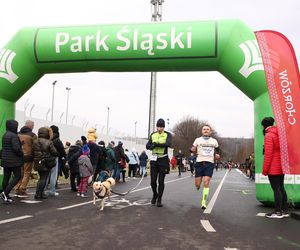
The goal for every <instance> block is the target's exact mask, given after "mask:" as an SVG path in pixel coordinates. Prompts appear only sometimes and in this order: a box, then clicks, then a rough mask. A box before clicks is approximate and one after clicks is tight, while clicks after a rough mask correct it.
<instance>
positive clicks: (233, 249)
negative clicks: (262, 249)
mask: <svg viewBox="0 0 300 250" xmlns="http://www.w3.org/2000/svg"><path fill="white" fill-rule="evenodd" d="M224 250H238V249H237V248H232V247H224Z"/></svg>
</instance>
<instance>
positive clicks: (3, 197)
mask: <svg viewBox="0 0 300 250" xmlns="http://www.w3.org/2000/svg"><path fill="white" fill-rule="evenodd" d="M0 198H1V199H2V200H3V202H5V203H11V202H13V199H12V198H11V197H10V196H9V195H6V194H5V193H4V192H2V193H1V194H0Z"/></svg>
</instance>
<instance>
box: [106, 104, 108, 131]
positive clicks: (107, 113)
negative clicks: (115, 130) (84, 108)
mask: <svg viewBox="0 0 300 250" xmlns="http://www.w3.org/2000/svg"><path fill="white" fill-rule="evenodd" d="M108 128H109V107H107V119H106V135H108Z"/></svg>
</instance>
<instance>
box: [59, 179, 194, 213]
mask: <svg viewBox="0 0 300 250" xmlns="http://www.w3.org/2000/svg"><path fill="white" fill-rule="evenodd" d="M187 178H191V177H190V176H186V177H182V178H179V179H175V180H170V181H166V182H165V184H168V183H172V182H176V181H180V180H184V179H187ZM149 188H151V186H147V187H143V188H140V189H136V190H133V191H132V192H130V193H135V192H139V191H142V190H145V189H149ZM117 196H118V195H113V196H111V198H114V197H117ZM105 199H106V198H105ZM92 202H93V201H87V202H83V203H78V204H74V205H71V206H67V207H60V208H57V210H66V209H71V208H74V207H80V206H84V205H87V204H90V203H92Z"/></svg>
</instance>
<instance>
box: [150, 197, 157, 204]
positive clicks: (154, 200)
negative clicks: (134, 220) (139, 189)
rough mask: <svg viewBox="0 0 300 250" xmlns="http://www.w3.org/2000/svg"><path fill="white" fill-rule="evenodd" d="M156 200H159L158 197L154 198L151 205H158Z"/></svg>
mask: <svg viewBox="0 0 300 250" xmlns="http://www.w3.org/2000/svg"><path fill="white" fill-rule="evenodd" d="M156 200H157V196H153V198H152V200H151V204H152V205H155V204H156Z"/></svg>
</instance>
